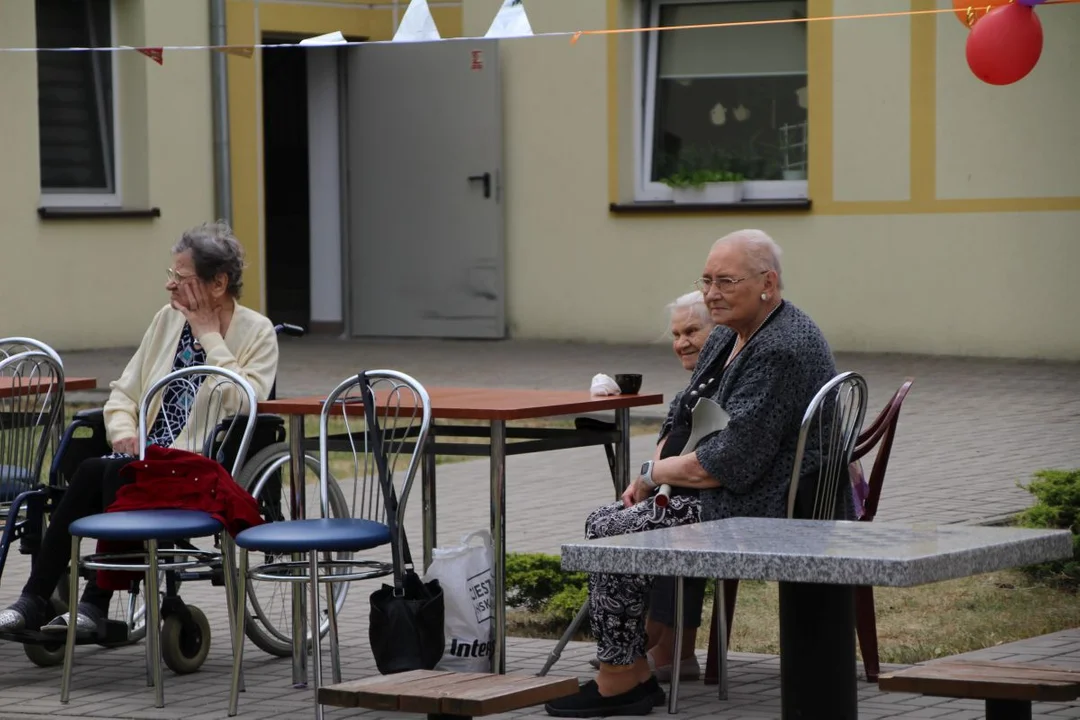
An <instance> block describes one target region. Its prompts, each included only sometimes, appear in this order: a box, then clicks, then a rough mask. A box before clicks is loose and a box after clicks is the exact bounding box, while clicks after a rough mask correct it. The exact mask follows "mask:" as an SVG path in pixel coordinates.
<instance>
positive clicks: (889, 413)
mask: <svg viewBox="0 0 1080 720" xmlns="http://www.w3.org/2000/svg"><path fill="white" fill-rule="evenodd" d="M914 382H915V381H914V380H913V379H911V378H908V379H907V380H905V381H904V384H903V385H901V386H900V387H899V389H897V391H896V392H895V393H893V396H892V398H891V399H890V400H889V402H888V403H887V404H886V405H885V408H884V409H883V410H882V411H881V414H880V415H878V416H877V418H875V419H874V422H873V423H871V424H870V427H868V428H866V429H865V430H863V431H862V433H861V434H860V435H859V439H858V442H856V443H855V452H854V453H852V455H851V459H852V460H853V461H854V460H861V459H862V458H864V457H865V456H866V454H867V453H869V452H870V451H871V450H873V449H874V446H876V445H879V444H880V447H878V451H877V455H875V456H874V466H873V468H872V469H871V470H870V478H869V480H868V481H867V485H868V491H867V495H866V501H865V502H864V503H863V508H862V510H863V514H862V517H860V518H859V519H860V520H862V521H864V522H869V521H871V520H873V519H874V515H875V514H877V508H878V501H879V500H880V499H881V486H882V485H884V484H885V471H886V470H887V469H888V467H889V455H890V454H891V453H892V444H893V438H894V437H895V436H896V424H897V421H898V420H899V419H900V408H901V406H903V404H904V398H906V397H907V394H908V391H909V390H911V386H912V384H914Z"/></svg>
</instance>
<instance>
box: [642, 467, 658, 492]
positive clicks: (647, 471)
mask: <svg viewBox="0 0 1080 720" xmlns="http://www.w3.org/2000/svg"><path fill="white" fill-rule="evenodd" d="M653 465H654V463H653V461H652V460H646V461H645V464H644V465H642V466H641V480H642V482H644V483H645V485H646V486H647V487H648V488H649V489H650V490H651V489H653V488H654V487H656V483H654V482H653V479H652V469H653Z"/></svg>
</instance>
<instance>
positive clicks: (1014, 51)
mask: <svg viewBox="0 0 1080 720" xmlns="http://www.w3.org/2000/svg"><path fill="white" fill-rule="evenodd" d="M984 3H985V4H984ZM1074 3H1080V0H980V1H979V2H978V4H973V3H972V0H953V7H952V8H932V9H926V10H898V11H894V12H876V13H856V14H848V15H829V16H813V17H805V18H798V17H797V18H776V19H769V20H741V21H735V22H719V23H699V24H695V25H665V26H662V27H633V28H605V29H600V30H572V31H557V32H543V33H534V32H533V31H532V28H531V27H530V25H529V21H528V18H527V17H526V15H525V9H524V6H523V4H522V0H503V5H502V6H501V7H500V9H499V12H498V14H497V15H496V16H495V20H494V21H493V22H492V25H491V28H490V29H489V30H488V32H487V34H485V36H484V37H486V38H511V37H536V38H542V37H546V38H552V37H567V38H570V43H571V44H576V43H577V42H578V41H579V40H580V39H581V38H582V37H584V36H604V35H625V34H631V33H645V32H663V31H669V30H701V29H717V28H737V27H750V26H762V25H789V24H796V23H806V24H809V23H813V22H835V21H840V20H874V19H883V18H898V17H912V16H919V15H939V14H941V13H949V12H951V13H955V14H956V17H957V18H958V19H959V20H960V22H961V23H963V24H964V25H965V27H967V28H968V29H969V30H970V34H969V36H968V40H967V44H966V55H967V60H968V65H969V66H970V67H971V70H972V72H973V73H974V74H975V75H976V77H978V78H979V79H980V80H983V81H984V82H987V83H989V84H992V85H1008V84H1011V83H1014V82H1017V81H1018V80H1020V79H1022V78H1024V77H1025V76H1027V74H1028V73H1030V72H1031V70H1032V69H1034V67H1035V65H1036V64H1037V63H1038V61H1039V58H1040V56H1041V55H1042V46H1043V31H1042V25H1041V23H1040V21H1039V17H1038V15H1037V14H1036V13H1035V8H1036V7H1038V6H1047V5H1068V4H1074ZM442 39H443V38H441V37H440V36H439V32H438V29H437V28H436V27H435V23H434V20H433V18H432V16H431V11H430V9H429V8H428V7H427V0H412V2H410V4H409V6H408V8H407V10H406V12H405V15H404V17H403V18H402V21H401V23H400V25H399V28H398V31H397V33H396V34H395V36H394V39H393V40H346V39H345V38H344V36H343V35H342V34H341V33H340V32H334V33H328V34H326V35H320V36H318V37H314V38H308V39H307V40H302V41H300V43H298V44H297V43H253V44H249V45H160V46H156V47H131V46H127V45H119V46H115V47H50V48H42V47H0V53H4V52H7V53H26V52H122V51H126V50H135V51H136V52H139V53H141V54H143V55H145V56H146V57H148V58H150V59H151V60H153V61H154V62H156V63H157V64H158V65H163V64H164V55H165V51H166V50H168V51H170V52H171V51H174V50H176V51H190V50H210V51H212V52H221V53H226V54H228V55H235V56H238V57H242V58H251V57H252V56H253V55H254V54H255V50H256V49H260V50H266V49H277V48H296V47H311V46H331V45H332V46H336V47H352V46H357V45H381V44H386V43H394V42H435V41H439V40H442ZM447 39H462V40H464V39H467V38H447Z"/></svg>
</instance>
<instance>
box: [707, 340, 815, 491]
mask: <svg viewBox="0 0 1080 720" xmlns="http://www.w3.org/2000/svg"><path fill="white" fill-rule="evenodd" d="M743 360H744V362H743V363H742V375H741V377H740V378H739V379H738V381H737V382H736V384H735V385H734V387H733V389H732V392H731V394H730V395H729V396H728V399H727V402H726V403H725V405H724V409H725V410H726V411H727V412H728V415H729V416H730V418H731V419H730V421H729V422H728V426H727V428H725V429H724V430H721V431H720V432H718V433H716V435H714V436H713V437H711V438H709V439H708V440H706V441H705V442H703V443H702V444H700V445H699V446H698V448H697V451H696V454H697V458H698V462H699V463H701V466H702V467H703V468H704V469H705V471H706V472H708V473H709V475H710V476H711V477H712V478H714V479H715V480H717V481H718V482H719V483H720V484H721V485H723V486H724V487H726V488H728V489H730V490H731V491H733V492H736V493H745V492H749V491H751V490H753V489H754V485H755V484H756V483H758V482H760V481H761V479H762V478H763V477H764V476H765V475H766V474H767V473H768V472H769V469H770V468H771V467H772V465H773V462H774V460H775V458H776V454H777V453H778V452H779V450H780V445H781V444H782V442H783V440H784V435H785V433H786V432H789V431H790V428H791V423H792V418H793V415H794V414H795V413H796V412H799V409H798V408H796V407H795V405H796V400H795V399H796V398H797V397H799V393H798V392H795V388H797V387H798V384H799V381H798V375H799V365H798V362H797V360H796V358H795V356H794V353H793V351H792V350H791V349H789V348H787V347H782V346H781V347H776V346H773V347H764V348H761V349H760V350H757V351H756V352H755V353H754V356H753V357H746V358H744V359H743Z"/></svg>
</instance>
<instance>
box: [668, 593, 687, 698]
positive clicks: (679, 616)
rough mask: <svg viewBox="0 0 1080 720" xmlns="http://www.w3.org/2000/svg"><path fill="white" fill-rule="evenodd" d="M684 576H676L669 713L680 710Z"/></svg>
mask: <svg viewBox="0 0 1080 720" xmlns="http://www.w3.org/2000/svg"><path fill="white" fill-rule="evenodd" d="M683 588H684V583H683V579H682V577H676V578H675V648H674V651H675V654H674V655H672V657H671V687H670V688H668V706H667V708H668V710H667V711H668V714H670V715H674V714H675V713H677V712H679V673H680V672H682V642H683V633H682V626H683V623H684V619H683V616H684V612H685V610H686V609H685V608H684V607H683V595H684V593H683Z"/></svg>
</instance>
